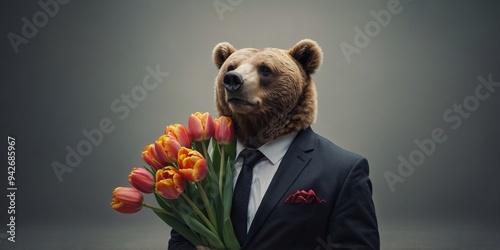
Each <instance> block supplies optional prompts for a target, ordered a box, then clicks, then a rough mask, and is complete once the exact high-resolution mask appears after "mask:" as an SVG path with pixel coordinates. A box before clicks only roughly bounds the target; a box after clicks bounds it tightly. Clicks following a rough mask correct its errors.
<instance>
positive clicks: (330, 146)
mask: <svg viewBox="0 0 500 250" xmlns="http://www.w3.org/2000/svg"><path fill="white" fill-rule="evenodd" d="M316 137H317V140H316V147H317V148H316V150H319V151H320V152H324V153H328V154H327V155H330V156H331V157H334V158H337V159H341V160H344V161H349V162H353V163H354V162H356V161H359V160H360V159H363V158H364V157H363V156H361V155H359V154H357V153H354V152H352V151H349V150H347V149H345V148H342V147H340V146H338V145H337V144H335V143H333V142H332V141H330V140H328V139H327V138H325V137H323V136H321V135H318V134H316Z"/></svg>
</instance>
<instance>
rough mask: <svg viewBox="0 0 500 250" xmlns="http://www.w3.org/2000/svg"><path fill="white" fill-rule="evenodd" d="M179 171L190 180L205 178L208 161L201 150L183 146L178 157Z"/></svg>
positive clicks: (195, 180)
mask: <svg viewBox="0 0 500 250" xmlns="http://www.w3.org/2000/svg"><path fill="white" fill-rule="evenodd" d="M177 163H178V164H179V173H180V174H181V175H182V177H184V179H186V180H187V181H189V182H197V181H200V180H203V178H205V176H206V175H207V172H208V168H207V161H206V160H205V158H204V157H203V156H202V155H201V153H200V152H198V151H196V150H193V149H190V148H185V147H182V148H181V149H180V150H179V156H178V159H177Z"/></svg>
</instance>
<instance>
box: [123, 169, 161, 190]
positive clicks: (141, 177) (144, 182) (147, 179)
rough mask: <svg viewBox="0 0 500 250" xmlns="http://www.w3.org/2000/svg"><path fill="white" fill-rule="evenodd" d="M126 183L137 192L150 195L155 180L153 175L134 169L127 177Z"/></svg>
mask: <svg viewBox="0 0 500 250" xmlns="http://www.w3.org/2000/svg"><path fill="white" fill-rule="evenodd" d="M128 181H129V182H130V184H132V186H134V187H135V188H136V189H137V190H139V191H141V192H143V193H146V194H150V193H152V192H153V191H154V189H155V180H154V177H153V175H152V174H151V173H150V172H149V171H148V170H146V169H144V168H134V169H133V170H132V172H131V173H130V174H129V175H128Z"/></svg>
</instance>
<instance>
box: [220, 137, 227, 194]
mask: <svg viewBox="0 0 500 250" xmlns="http://www.w3.org/2000/svg"><path fill="white" fill-rule="evenodd" d="M225 161H226V160H225V158H224V145H220V169H219V193H220V196H221V197H222V188H223V186H224V185H223V182H222V179H223V178H224V174H225V173H224V162H225Z"/></svg>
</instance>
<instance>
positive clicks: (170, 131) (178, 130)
mask: <svg viewBox="0 0 500 250" xmlns="http://www.w3.org/2000/svg"><path fill="white" fill-rule="evenodd" d="M165 134H166V135H170V136H171V137H173V138H175V139H176V140H177V141H178V142H179V144H181V146H183V147H188V148H190V147H191V137H190V136H189V133H188V131H187V129H186V127H184V126H183V125H181V124H172V125H168V126H167V127H165Z"/></svg>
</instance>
